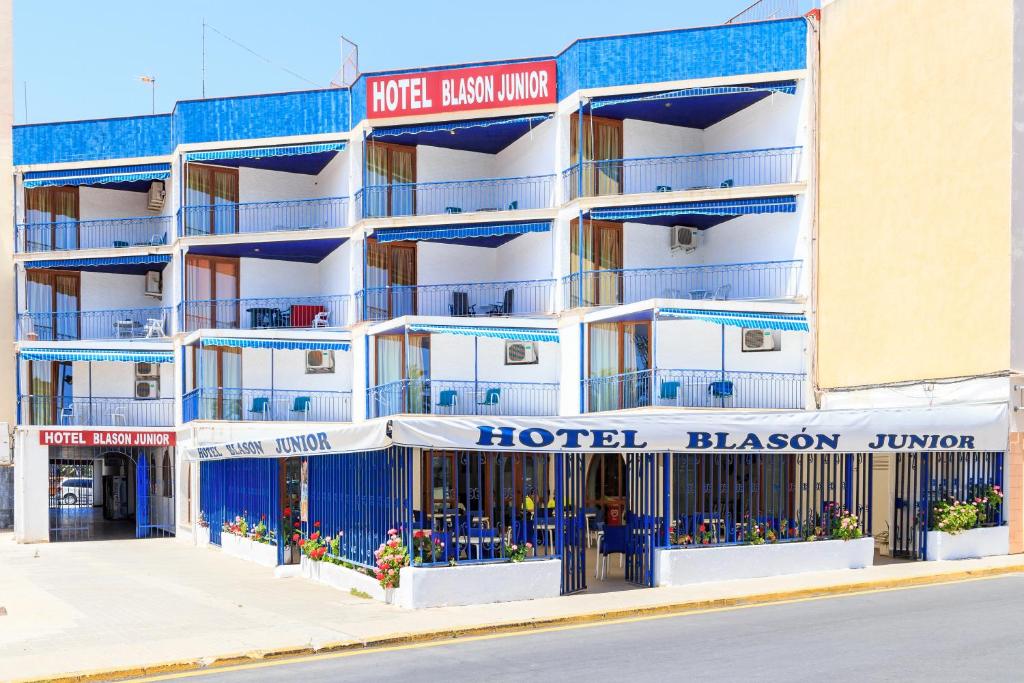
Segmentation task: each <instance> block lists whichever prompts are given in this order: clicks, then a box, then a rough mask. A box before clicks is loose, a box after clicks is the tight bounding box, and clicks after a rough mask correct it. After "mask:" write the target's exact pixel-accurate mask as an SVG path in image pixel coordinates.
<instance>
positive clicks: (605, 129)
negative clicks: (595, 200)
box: [591, 118, 622, 195]
mask: <svg viewBox="0 0 1024 683" xmlns="http://www.w3.org/2000/svg"><path fill="white" fill-rule="evenodd" d="M591 121H593V137H594V139H593V143H592V144H593V145H594V158H595V159H596V160H597V161H596V163H595V165H594V173H595V180H594V183H595V185H596V190H597V194H599V195H606V194H619V193H620V192H621V187H622V122H621V121H614V122H612V121H607V120H600V119H596V120H595V119H593V118H591Z"/></svg>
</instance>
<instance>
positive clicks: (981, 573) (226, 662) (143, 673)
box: [15, 564, 1024, 683]
mask: <svg viewBox="0 0 1024 683" xmlns="http://www.w3.org/2000/svg"><path fill="white" fill-rule="evenodd" d="M1018 573H1024V564H1018V565H1011V566H1006V567H987V568H983V569H968V570H962V571H955V572H944V573H941V574H925V575H921V576H911V577H906V578H893V579H885V580H876V581H855V582H849V583H842V584H835V585H831V586H822V587H820V588H802V589H799V590H793V591H784V592H775V593H758V594H753V595H746V596H742V597H735V598H715V599H712V600H689V601H687V602H678V603H666V604H663V605H650V606H644V607H635V608H624V609H613V610H607V611H601V612H589V613H586V614H574V615H570V616H564V617H546V618H542V619H531V620H527V621H517V622H500V623H494V624H481V625H477V626H466V627H459V628H448V629H438V630H435V631H420V632H416V633H399V634H393V635H385V636H380V637H377V638H373V639H370V640H365V641H361V640H350V641H338V642H333V643H324V644H322V645H320V646H319V647H313V646H311V645H308V646H298V647H295V646H292V647H282V648H275V649H272V650H255V651H250V652H242V653H236V654H226V655H220V656H216V657H199V658H194V659H184V660H176V661H169V662H162V663H159V664H149V665H146V666H139V667H130V668H123V669H107V670H94V671H82V672H78V673H71V674H66V675H63V676H59V677H56V678H27V679H19V680H17V681H16V682H15V683H37V682H39V681H50V682H52V683H91V682H94V681H109V680H125V679H131V678H142V677H148V676H159V675H162V674H170V673H181V672H186V671H201V670H209V669H216V668H227V667H231V666H234V665H239V664H252V663H255V662H261V661H270V660H275V659H288V658H292V657H302V656H310V655H316V654H328V653H333V652H344V651H346V650H365V649H372V648H377V647H385V646H392V645H409V644H413V643H423V642H429V641H435V640H449V639H455V638H460V637H461V638H465V637H471V636H480V635H490V634H494V633H503V632H505V633H507V632H510V631H530V630H534V629H540V628H548V627H552V626H567V625H572V624H585V623H593V622H600V621H607V620H612V619H623V618H629V617H641V616H653V615H660V614H687V613H697V612H704V611H709V610H716V609H723V608H730V607H741V606H749V605H759V604H763V605H767V604H771V603H776V602H781V601H786V600H799V599H808V598H821V597H828V596H840V595H849V594H857V593H864V592H870V591H878V590H888V589H898V588H913V587H917V586H928V585H938V584H944V583H956V582H959V581H965V580H971V579H983V578H991V577H995V576H1004V575H1007V574H1018Z"/></svg>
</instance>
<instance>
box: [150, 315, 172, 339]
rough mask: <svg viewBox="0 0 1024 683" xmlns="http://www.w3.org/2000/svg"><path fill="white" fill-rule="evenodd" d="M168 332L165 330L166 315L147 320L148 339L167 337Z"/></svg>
mask: <svg viewBox="0 0 1024 683" xmlns="http://www.w3.org/2000/svg"><path fill="white" fill-rule="evenodd" d="M166 336H167V332H166V331H165V330H164V316H162V315H161V316H160V317H159V318H148V319H147V320H146V339H149V338H151V337H166Z"/></svg>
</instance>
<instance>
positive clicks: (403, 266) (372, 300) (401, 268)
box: [365, 238, 416, 320]
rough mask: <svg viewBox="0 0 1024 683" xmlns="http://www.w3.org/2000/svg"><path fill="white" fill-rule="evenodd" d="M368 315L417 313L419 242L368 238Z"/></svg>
mask: <svg viewBox="0 0 1024 683" xmlns="http://www.w3.org/2000/svg"><path fill="white" fill-rule="evenodd" d="M365 296H366V306H367V310H366V318H367V319H368V320H387V319H389V318H398V317H400V316H403V315H415V314H416V243H415V242H391V243H388V244H381V243H379V242H378V241H377V240H375V239H373V238H369V239H367V240H366V291H365Z"/></svg>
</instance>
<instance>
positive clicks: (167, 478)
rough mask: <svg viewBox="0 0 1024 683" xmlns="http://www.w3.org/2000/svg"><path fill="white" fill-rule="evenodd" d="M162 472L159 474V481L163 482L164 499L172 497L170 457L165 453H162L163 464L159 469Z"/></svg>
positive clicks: (172, 484) (172, 471)
mask: <svg viewBox="0 0 1024 683" xmlns="http://www.w3.org/2000/svg"><path fill="white" fill-rule="evenodd" d="M160 469H161V470H162V471H161V473H160V476H161V480H162V481H163V488H164V491H163V493H164V498H173V497H174V468H173V467H171V455H170V453H168V452H167V451H164V459H163V463H162V465H161V467H160Z"/></svg>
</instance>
